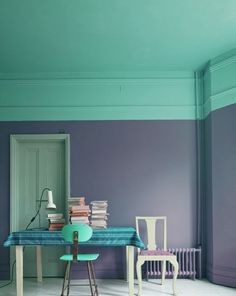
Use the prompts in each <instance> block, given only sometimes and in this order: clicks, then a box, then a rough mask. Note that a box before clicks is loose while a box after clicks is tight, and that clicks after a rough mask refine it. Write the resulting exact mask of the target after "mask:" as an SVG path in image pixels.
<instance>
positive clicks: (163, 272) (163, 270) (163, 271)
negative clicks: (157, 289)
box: [161, 260, 166, 285]
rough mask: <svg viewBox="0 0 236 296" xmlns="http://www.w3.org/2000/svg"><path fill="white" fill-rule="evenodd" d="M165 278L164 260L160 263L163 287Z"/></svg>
mask: <svg viewBox="0 0 236 296" xmlns="http://www.w3.org/2000/svg"><path fill="white" fill-rule="evenodd" d="M165 278H166V260H163V261H162V271H161V284H162V285H164V283H165Z"/></svg>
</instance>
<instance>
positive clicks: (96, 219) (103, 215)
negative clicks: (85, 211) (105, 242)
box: [90, 200, 109, 229]
mask: <svg viewBox="0 0 236 296" xmlns="http://www.w3.org/2000/svg"><path fill="white" fill-rule="evenodd" d="M91 206H92V215H91V220H90V224H91V227H92V228H96V229H103V228H107V216H108V215H109V214H108V213H107V201H106V200H97V201H92V202H91Z"/></svg>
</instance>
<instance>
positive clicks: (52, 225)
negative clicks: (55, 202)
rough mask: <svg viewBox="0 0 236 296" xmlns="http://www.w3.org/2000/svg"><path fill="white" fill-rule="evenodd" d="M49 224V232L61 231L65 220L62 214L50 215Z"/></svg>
mask: <svg viewBox="0 0 236 296" xmlns="http://www.w3.org/2000/svg"><path fill="white" fill-rule="evenodd" d="M48 222H49V228H48V229H49V231H57V230H61V229H62V228H63V226H64V225H65V219H64V218H63V214H61V213H54V214H48Z"/></svg>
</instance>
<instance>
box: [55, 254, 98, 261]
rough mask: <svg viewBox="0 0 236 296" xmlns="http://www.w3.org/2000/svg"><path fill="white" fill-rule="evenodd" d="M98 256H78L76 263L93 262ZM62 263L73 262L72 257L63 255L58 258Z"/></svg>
mask: <svg viewBox="0 0 236 296" xmlns="http://www.w3.org/2000/svg"><path fill="white" fill-rule="evenodd" d="M98 256H99V254H78V255H77V261H94V260H96V259H97V258H98ZM60 260H63V261H73V255H70V254H68V255H63V256H61V257H60Z"/></svg>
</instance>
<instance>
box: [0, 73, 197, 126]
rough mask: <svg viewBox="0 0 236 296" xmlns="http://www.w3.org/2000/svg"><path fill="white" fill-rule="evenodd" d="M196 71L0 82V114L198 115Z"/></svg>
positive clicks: (89, 116)
mask: <svg viewBox="0 0 236 296" xmlns="http://www.w3.org/2000/svg"><path fill="white" fill-rule="evenodd" d="M195 106H196V103H195V79H194V73H191V72H183V73H178V72H177V73H175V72H173V73H166V74H164V73H160V77H157V78H146V79H142V78H135V79H131V78H126V79H105V78H101V79H79V78H78V79H72V78H68V79H52V78H48V79H31V80H30V79H27V80H26V79H22V80H1V81H0V119H1V120H6V121H14V120H109V119H110V120H113V119H114V120H115V119H116V120H125V119H137V120H138V119H143V120H146V119H195V116H196V115H195V113H196V107H195Z"/></svg>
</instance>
